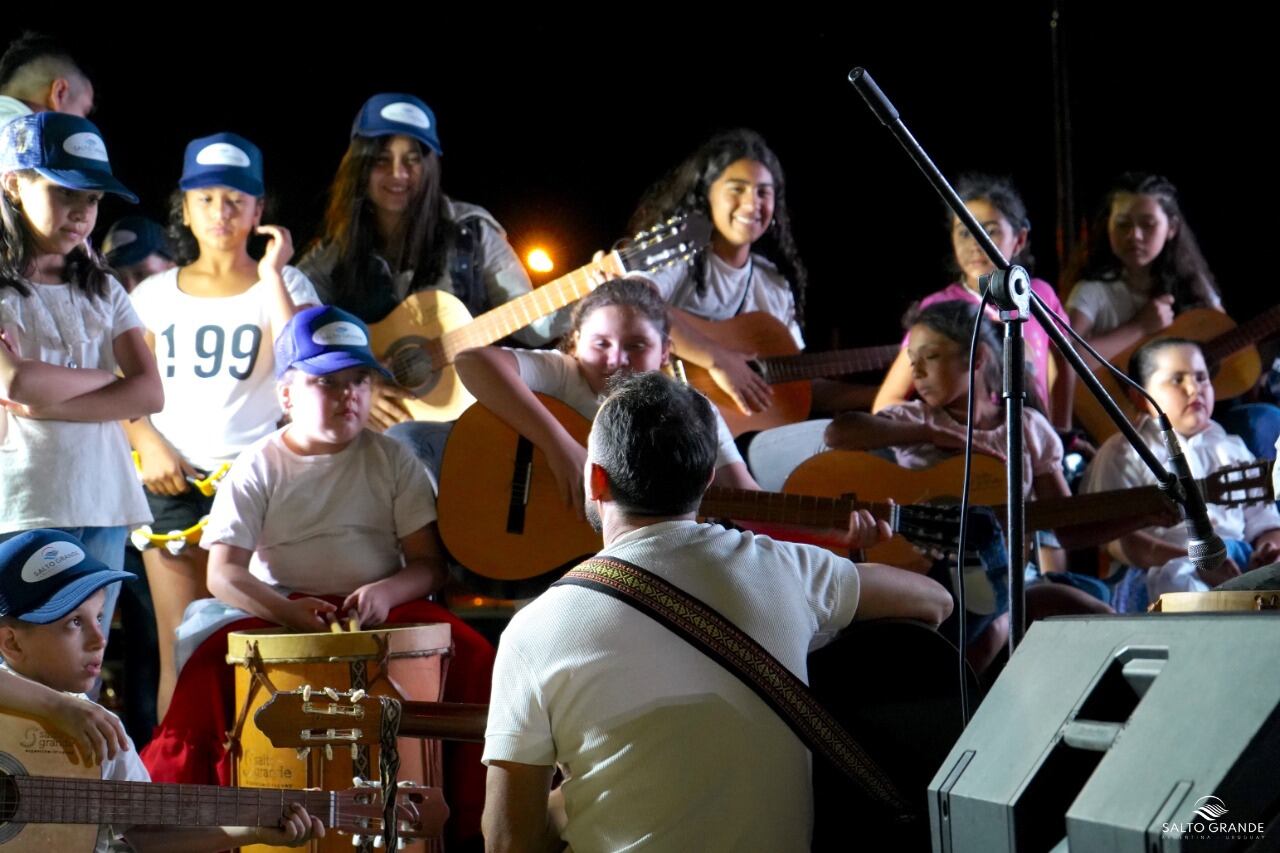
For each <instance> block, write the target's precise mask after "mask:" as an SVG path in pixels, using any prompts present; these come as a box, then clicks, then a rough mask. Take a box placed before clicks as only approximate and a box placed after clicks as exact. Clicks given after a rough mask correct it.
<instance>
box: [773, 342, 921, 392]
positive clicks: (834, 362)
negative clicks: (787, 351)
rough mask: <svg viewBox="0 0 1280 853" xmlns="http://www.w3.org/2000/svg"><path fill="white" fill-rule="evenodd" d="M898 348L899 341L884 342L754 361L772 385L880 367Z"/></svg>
mask: <svg viewBox="0 0 1280 853" xmlns="http://www.w3.org/2000/svg"><path fill="white" fill-rule="evenodd" d="M901 349H902V348H901V347H900V346H899V345H898V344H885V345H884V346H878V347H859V348H857V349H843V350H831V351H830V352H807V353H801V354H800V355H780V356H772V357H769V358H760V359H756V361H757V363H758V364H759V365H760V372H761V374H762V375H763V376H764V379H765V381H766V382H768V383H769V384H770V385H774V384H777V383H779V382H797V381H800V380H803V379H821V378H825V377H830V376H844V375H846V374H849V373H866V372H868V371H872V370H880V369H881V368H883V367H888V366H889V365H890V364H892V363H893V360H894V359H895V358H897V357H898V353H899V352H900V351H901Z"/></svg>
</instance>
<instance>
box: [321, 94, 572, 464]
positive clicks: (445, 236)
mask: <svg viewBox="0 0 1280 853" xmlns="http://www.w3.org/2000/svg"><path fill="white" fill-rule="evenodd" d="M442 151H443V149H442V148H441V145H440V136H439V132H438V129H437V126H436V120H435V114H434V113H433V112H432V111H431V108H430V107H428V106H427V105H426V104H425V103H423V102H422V101H421V100H420V99H419V98H416V97H414V96H413V95H407V94H396V93H386V94H379V95H374V96H373V97H372V98H370V99H369V100H368V101H366V102H365V104H364V106H362V107H361V108H360V112H359V113H358V114H357V115H356V119H355V123H354V125H353V126H352V129H351V144H350V146H349V147H348V148H347V152H346V154H344V155H343V158H342V162H341V163H340V164H339V166H338V173H337V175H336V176H335V177H334V179H333V184H332V185H331V187H330V189H329V205H328V208H327V210H326V211H325V220H324V232H323V234H322V235H321V237H320V239H319V241H318V242H317V243H316V244H315V245H314V246H312V247H311V249H310V250H309V251H308V252H307V254H306V256H305V257H304V258H303V259H302V261H301V262H300V266H301V268H302V270H303V271H304V272H306V273H307V275H308V276H309V277H310V278H311V280H312V281H313V282H314V283H315V286H316V290H317V292H318V293H319V294H320V298H321V300H322V301H323V302H324V303H325V304H329V305H336V306H338V307H339V308H343V309H345V310H347V311H350V312H351V313H353V314H355V315H357V316H358V317H360V319H362V320H364V321H365V322H366V323H370V324H374V323H377V322H378V321H380V320H382V319H383V318H384V317H386V316H387V315H388V314H389V313H391V311H392V310H393V309H395V308H396V306H397V305H399V304H400V303H401V302H402V301H404V299H405V298H406V297H407V296H409V295H410V294H413V293H417V292H419V291H424V290H441V291H444V292H446V293H450V294H453V295H454V296H456V297H458V299H460V300H461V301H462V302H463V303H464V304H465V306H466V307H467V308H468V309H470V311H471V313H472V314H479V313H480V312H481V311H484V310H487V309H489V308H492V307H495V306H497V305H501V304H503V303H505V302H508V301H510V300H511V299H514V298H515V297H518V296H520V295H522V294H525V293H528V292H530V291H531V290H532V285H531V284H530V282H529V278H528V276H527V275H526V274H525V272H524V268H523V267H522V266H521V264H520V260H519V258H517V257H516V254H515V251H514V250H513V249H512V248H511V246H510V244H509V243H507V240H506V233H505V232H504V231H503V230H502V227H501V226H500V225H499V224H498V222H497V220H496V219H494V218H493V216H492V215H491V214H490V213H489V212H488V211H487V210H484V209H483V208H481V207H477V206H476V205H472V204H465V203H463V202H458V201H454V200H453V199H451V198H449V197H448V196H446V195H445V194H444V192H443V190H442V189H441V185H440V171H441V170H440V158H441V154H442ZM552 322H553V317H543V318H542V319H540V320H537V321H535V322H533V323H532V324H531V325H530V326H529V327H528V328H527V329H525V330H523V331H522V332H519V333H517V337H519V338H520V339H521V340H523V341H525V342H527V343H530V344H536V343H543V342H545V341H547V340H549V339H550V338H551V337H553V335H552ZM404 397H405V393H404V392H403V391H401V390H399V389H398V388H396V387H394V386H391V385H385V384H379V386H378V387H377V390H376V391H375V395H374V402H373V410H372V414H371V425H372V426H374V427H375V428H377V429H380V430H386V429H389V428H391V427H395V426H397V425H399V424H405V425H406V426H403V427H400V428H399V429H396V430H393V431H392V432H391V434H392V435H396V436H397V437H398V438H400V439H401V440H404V441H406V442H407V443H408V444H409V445H410V446H411V447H413V449H414V451H415V453H417V454H418V456H419V457H420V458H423V459H424V461H427V462H428V467H429V468H433V469H434V464H433V463H434V461H435V460H437V459H438V456H439V452H440V450H441V449H442V448H443V445H444V437H445V435H447V432H448V425H447V424H436V423H419V422H414V421H413V415H412V414H410V412H409V411H408V410H407V409H406V407H405V406H404V404H403V403H402V402H401V401H402V400H403V399H404Z"/></svg>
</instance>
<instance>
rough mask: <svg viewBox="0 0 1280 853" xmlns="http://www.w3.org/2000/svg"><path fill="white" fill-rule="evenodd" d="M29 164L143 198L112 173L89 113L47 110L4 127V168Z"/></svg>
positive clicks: (84, 186) (80, 185)
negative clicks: (86, 115) (84, 114)
mask: <svg viewBox="0 0 1280 853" xmlns="http://www.w3.org/2000/svg"><path fill="white" fill-rule="evenodd" d="M24 169H34V170H35V171H36V172H37V173H39V174H40V175H42V176H44V177H45V178H48V179H49V180H51V181H53V182H54V183H55V184H58V185H59V186H64V187H70V188H71V189H73V190H102V191H103V192H108V193H114V194H116V195H118V196H120V197H121V198H123V199H126V200H128V201H130V202H133V203H134V204H137V202H138V197H137V196H136V195H134V194H133V193H131V192H129V190H128V189H126V188H125V185H124V184H122V183H120V182H119V181H118V180H116V179H115V176H113V175H112V174H111V162H110V161H109V160H108V159H107V146H106V143H104V142H103V141H102V132H101V131H99V130H98V128H97V126H96V125H95V124H94V123H93V122H91V121H89V120H88V119H87V118H80V117H79V116H73V115H68V114H66V113H55V112H42V113H35V114H33V115H25V116H19V117H18V118H15V119H12V120H11V121H10V122H9V123H8V124H6V125H4V126H3V127H0V172H17V171H21V170H24Z"/></svg>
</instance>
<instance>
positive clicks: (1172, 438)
mask: <svg viewBox="0 0 1280 853" xmlns="http://www.w3.org/2000/svg"><path fill="white" fill-rule="evenodd" d="M1160 438H1161V440H1162V441H1164V446H1165V449H1166V450H1168V451H1169V467H1170V468H1171V469H1172V471H1173V475H1174V476H1175V477H1177V478H1178V488H1177V489H1176V490H1174V495H1173V498H1174V500H1176V501H1177V502H1178V504H1179V506H1181V508H1182V520H1183V524H1184V525H1186V528H1187V556H1189V557H1190V558H1191V562H1192V564H1194V565H1195V567H1196V571H1198V572H1201V573H1204V572H1209V571H1213V570H1214V569H1216V568H1218V567H1219V566H1221V565H1222V563H1223V561H1224V560H1226V558H1227V546H1226V545H1224V544H1223V543H1222V538H1221V537H1219V536H1218V534H1217V533H1215V532H1214V530H1213V525H1212V524H1210V523H1209V510H1208V509H1207V508H1206V507H1205V505H1204V496H1203V495H1202V494H1200V487H1199V486H1197V485H1196V481H1195V479H1194V478H1193V477H1192V476H1191V468H1190V466H1188V465H1187V456H1186V454H1185V453H1184V452H1183V450H1182V443H1181V442H1179V441H1178V436H1177V433H1175V432H1174V431H1173V427H1172V426H1171V425H1170V424H1169V419H1168V418H1167V417H1165V416H1164V415H1163V414H1161V415H1160ZM1178 492H1180V493H1181V494H1178Z"/></svg>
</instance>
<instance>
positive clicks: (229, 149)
mask: <svg viewBox="0 0 1280 853" xmlns="http://www.w3.org/2000/svg"><path fill="white" fill-rule="evenodd" d="M196 162H197V163H199V164H200V165H201V166H239V167H241V168H245V167H247V166H248V165H249V155H248V154H246V153H245V152H244V151H243V150H242V149H240V148H237V147H236V146H234V145H232V144H231V143H229V142H214V143H212V144H210V145H206V146H205V147H203V148H201V149H200V153H199V154H197V155H196Z"/></svg>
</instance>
